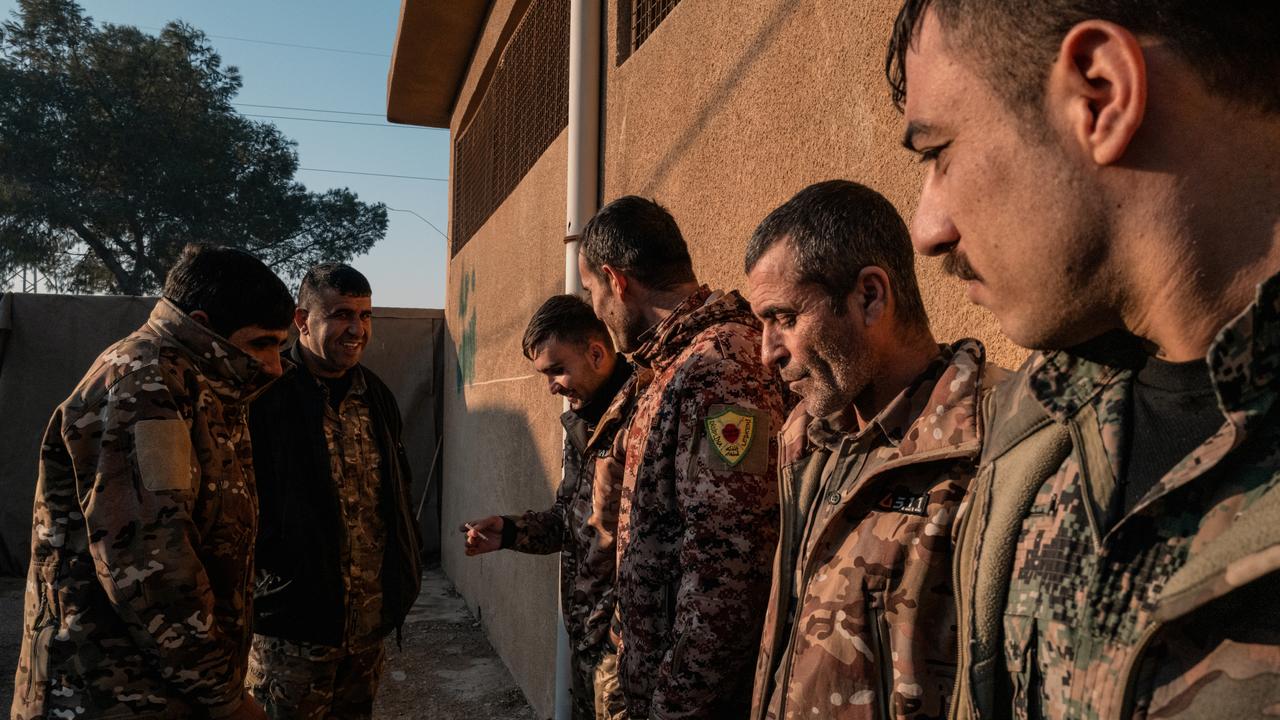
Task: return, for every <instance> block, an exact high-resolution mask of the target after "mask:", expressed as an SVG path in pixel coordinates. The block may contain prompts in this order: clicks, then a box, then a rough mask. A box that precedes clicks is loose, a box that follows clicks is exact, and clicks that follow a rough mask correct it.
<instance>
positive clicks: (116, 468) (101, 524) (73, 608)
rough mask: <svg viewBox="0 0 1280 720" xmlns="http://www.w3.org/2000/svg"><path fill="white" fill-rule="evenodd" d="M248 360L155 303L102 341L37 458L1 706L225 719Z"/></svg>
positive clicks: (236, 620) (253, 504) (243, 523)
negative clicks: (144, 317) (135, 322)
mask: <svg viewBox="0 0 1280 720" xmlns="http://www.w3.org/2000/svg"><path fill="white" fill-rule="evenodd" d="M268 382H269V378H268V377H267V376H266V375H265V374H264V373H262V372H261V371H260V369H259V366H258V364H257V363H256V362H255V361H254V360H253V359H252V358H250V357H249V356H248V355H246V354H245V353H243V352H241V351H240V350H239V349H237V348H236V347H234V346H233V345H231V344H230V343H229V342H228V341H226V340H225V339H223V338H221V337H219V336H216V335H214V334H213V333H211V332H210V331H208V330H207V329H205V328H204V327H203V326H201V325H199V324H198V323H196V322H195V321H193V320H192V319H191V318H190V317H188V316H187V315H185V314H184V313H182V312H181V311H180V310H178V309H177V308H176V307H175V306H173V305H172V304H170V303H169V302H168V301H166V300H161V301H160V302H158V303H157V304H156V307H155V309H154V310H153V311H152V313H151V317H150V319H149V320H148V321H147V323H146V324H145V325H143V326H142V327H141V328H139V329H138V331H137V332H135V333H133V334H132V335H130V336H129V337H127V338H125V339H124V340H121V341H120V342H118V343H116V344H115V345H113V346H111V347H110V348H108V349H107V350H106V351H105V352H104V353H102V355H101V356H99V357H98V359H97V361H95V362H94V364H93V366H92V367H91V368H90V369H89V371H88V373H87V374H86V375H85V376H84V379H83V380H81V381H80V384H79V386H78V387H77V388H76V389H75V391H74V392H73V393H72V394H71V397H69V398H68V399H67V400H66V401H65V402H64V403H63V404H62V405H60V406H59V407H58V408H57V410H55V411H54V414H53V418H52V419H51V420H50V421H49V427H48V430H47V431H46V433H45V438H44V441H43V445H42V447H41V451H40V453H41V455H40V475H39V479H38V480H37V484H36V493H35V511H34V518H33V529H32V541H31V566H30V571H29V574H28V579H27V595H26V606H25V614H24V620H23V638H22V652H21V656H20V658H19V660H18V673H17V679H16V687H15V689H14V702H13V717H14V718H17V719H18V720H30V719H32V718H78V717H84V718H122V717H149V718H199V717H221V716H225V715H228V714H230V713H231V712H233V711H234V710H235V709H236V708H237V707H238V706H239V703H240V698H241V694H242V692H243V686H244V675H245V666H246V657H247V653H248V651H249V641H250V617H251V614H250V603H251V598H252V587H251V582H252V576H253V573H252V570H253V543H254V534H255V530H256V524H257V517H258V513H257V501H256V495H255V487H254V477H253V466H252V454H251V450H250V446H249V438H248V430H247V427H246V423H245V409H246V403H247V401H248V400H249V399H251V397H252V396H253V395H254V394H256V393H257V392H259V391H261V390H262V389H263V388H264V387H265V386H266V384H267V383H268Z"/></svg>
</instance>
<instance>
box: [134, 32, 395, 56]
mask: <svg viewBox="0 0 1280 720" xmlns="http://www.w3.org/2000/svg"><path fill="white" fill-rule="evenodd" d="M138 27H140V28H142V29H143V30H163V29H164V28H159V27H156V26H154V25H139V26H138ZM205 36H206V37H211V38H217V39H219V40H235V41H236V42H247V43H256V44H258V45H276V46H278V47H288V48H299V49H301V50H319V51H321V52H334V53H343V54H346V55H366V56H369V57H379V58H389V57H391V54H390V53H376V52H369V51H368V50H346V49H344V48H332V47H323V46H321V45H300V44H298V43H287V42H279V41H276V40H256V39H253V38H246V37H236V36H235V35H214V34H213V33H205Z"/></svg>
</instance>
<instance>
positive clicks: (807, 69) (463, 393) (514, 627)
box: [442, 0, 1024, 716]
mask: <svg viewBox="0 0 1280 720" xmlns="http://www.w3.org/2000/svg"><path fill="white" fill-rule="evenodd" d="M624 1H625V0H624ZM617 2H618V0H604V6H605V17H604V23H603V24H604V27H605V28H606V29H607V37H606V47H605V51H604V56H605V88H604V89H605V99H604V103H605V113H606V117H605V125H604V127H605V131H604V148H603V150H604V155H605V158H604V162H603V168H604V175H603V184H604V192H603V195H604V199H605V200H608V199H611V198H614V197H618V196H620V195H625V194H630V193H635V194H641V195H645V196H649V197H654V198H656V199H657V200H658V201H660V202H662V203H663V204H665V205H666V206H667V207H668V208H670V209H671V211H672V212H673V214H674V215H675V217H676V219H677V220H678V221H679V223H680V225H681V227H682V228H683V230H684V233H685V236H686V238H687V239H688V240H689V244H690V249H691V251H692V255H693V260H694V265H695V268H696V269H697V271H698V274H699V275H700V277H701V279H702V280H703V281H704V282H707V283H709V284H711V285H712V286H714V287H721V288H733V287H739V288H740V287H741V286H742V284H743V278H742V273H741V266H742V254H743V250H744V248H745V246H746V242H747V239H748V237H749V235H750V233H751V231H752V229H754V227H755V225H756V224H757V223H758V222H759V221H760V220H761V219H762V218H763V217H764V215H765V214H766V213H768V211H769V210H771V209H772V208H773V207H775V206H776V205H778V204H779V203H781V202H783V201H784V200H786V199H787V198H788V197H790V196H791V195H792V194H794V193H795V192H796V191H798V190H799V189H801V188H802V187H804V186H805V185H807V184H809V183H811V182H815V181H818V180H824V179H829V178H835V177H844V178H850V179H854V180H858V181H860V182H863V183H866V184H868V185H871V186H872V187H875V188H876V189H878V190H880V191H881V192H883V193H884V194H885V195H887V196H888V197H889V198H890V199H891V200H892V201H893V202H894V203H896V204H897V205H898V207H899V209H900V210H902V212H903V214H904V216H906V217H908V218H909V217H910V215H911V212H912V211H913V209H914V201H915V193H916V191H917V189H918V185H919V182H920V180H921V174H920V171H919V168H918V167H917V166H916V165H915V164H914V162H913V158H912V157H910V156H909V155H908V154H907V153H906V152H905V151H904V150H903V149H902V148H901V146H900V144H899V142H900V137H901V132H902V128H901V124H900V119H899V117H898V114H897V112H896V111H895V110H894V108H893V106H892V104H891V103H890V101H889V95H888V90H887V86H886V84H885V81H884V79H883V73H882V66H883V54H884V48H885V44H886V42H887V38H888V35H889V29H890V26H891V24H892V20H893V15H894V13H895V12H896V9H897V6H898V2H897V0H752V2H748V3H738V2H729V1H728V0H682V2H681V3H680V4H679V5H678V6H677V7H676V8H675V9H674V10H673V11H672V12H671V14H670V15H669V16H668V17H667V18H666V19H665V20H664V21H663V23H662V24H661V25H660V26H659V27H658V28H657V30H656V31H655V32H654V33H653V34H652V35H651V36H650V37H649V39H648V40H647V41H646V42H645V43H644V44H643V45H642V46H641V47H640V48H639V49H638V50H637V51H636V52H635V53H634V54H632V55H631V57H630V58H629V59H628V60H626V62H624V63H623V64H622V65H620V66H618V65H616V64H615V58H616V57H617V27H616V26H617V16H616V10H617ZM512 6H513V0H497V1H496V2H495V3H494V5H493V7H492V9H491V11H490V15H489V18H488V20H487V22H486V27H485V30H484V32H483V35H482V37H481V39H480V41H479V44H478V46H477V50H476V52H475V54H474V56H473V57H472V60H471V67H470V68H469V69H468V72H467V77H466V80H465V81H464V83H463V85H462V89H461V92H460V95H459V97H458V101H457V104H456V106H455V108H454V116H453V126H452V128H451V130H452V131H453V133H454V137H455V138H456V137H457V133H458V130H459V129H460V128H459V121H460V119H461V117H462V114H463V113H464V112H465V111H466V109H467V107H468V104H469V103H470V102H471V99H472V95H473V94H474V92H475V90H476V84H477V79H478V76H479V75H480V73H481V71H482V70H483V68H484V66H485V63H486V62H487V61H488V59H489V57H490V56H491V55H492V53H493V52H495V48H496V41H497V38H498V36H499V34H500V32H501V30H502V27H503V25H504V24H505V23H506V21H507V18H508V16H509V15H510V13H511V9H512ZM565 142H566V134H562V135H561V136H560V138H559V140H557V141H556V142H555V143H554V144H553V145H552V146H551V147H550V149H549V150H548V151H547V152H546V154H545V155H543V157H542V158H541V159H540V160H539V161H538V163H537V164H536V165H535V167H534V168H533V170H532V171H531V172H530V173H529V174H528V175H527V176H526V177H525V179H524V180H523V182H522V183H521V185H520V186H519V187H518V188H517V189H516V191H515V192H514V193H513V194H512V195H511V196H510V197H509V198H508V199H507V201H506V202H505V203H504V204H503V206H502V207H501V208H499V210H498V211H497V212H496V213H495V214H494V215H493V217H491V218H490V219H489V221H488V222H487V223H486V224H485V226H484V227H483V228H482V229H481V230H480V232H479V233H477V234H476V235H475V236H474V237H473V238H472V239H471V240H470V242H469V243H468V244H467V246H466V247H465V248H464V249H463V250H462V252H460V253H459V254H458V255H457V256H456V257H454V258H453V259H452V261H451V262H450V266H449V296H448V299H447V308H446V317H447V320H448V324H449V328H450V331H449V332H450V336H451V340H452V345H451V347H450V348H449V350H450V354H449V357H448V359H447V366H446V368H445V373H446V375H445V377H446V385H450V384H452V385H451V387H448V388H446V392H445V404H444V408H445V438H446V440H445V466H444V467H445V474H444V477H445V483H446V484H445V488H444V493H445V496H444V501H443V512H444V520H443V524H444V527H445V530H446V534H447V533H450V532H453V529H454V527H456V525H457V524H458V523H460V522H462V521H464V520H466V519H469V518H473V517H480V516H483V515H487V514H491V513H497V512H503V513H507V512H518V511H521V510H524V509H526V508H540V507H546V506H549V505H550V503H551V500H552V497H553V494H554V490H555V487H556V485H557V483H558V482H559V463H560V460H559V446H560V442H561V435H560V426H559V424H558V422H557V420H556V418H557V416H558V414H559V410H560V405H559V403H558V402H556V401H555V400H553V399H551V398H550V397H548V396H547V394H546V392H545V388H544V385H543V383H542V381H541V380H540V379H538V378H535V377H532V376H531V374H530V373H531V371H530V369H529V366H528V363H527V361H525V359H524V358H523V357H522V355H521V353H520V342H519V340H520V336H521V334H522V332H523V329H524V325H525V323H526V322H527V320H528V317H529V314H530V313H532V312H533V310H534V309H535V308H536V307H537V305H538V304H539V303H540V302H541V301H542V300H543V299H544V298H545V297H546V296H548V295H550V294H553V293H556V292H560V289H561V288H562V286H563V252H564V250H563V245H562V242H561V241H562V237H563V233H564V231H563V221H564V190H565V179H564V178H565V160H566V148H565ZM918 269H919V272H920V276H921V286H922V290H923V292H924V295H925V301H926V305H927V308H928V311H929V314H930V316H931V318H932V319H933V324H934V329H935V332H936V333H937V336H938V338H939V340H940V341H950V340H953V339H956V338H958V337H961V336H964V335H976V336H978V337H980V338H982V339H983V340H985V341H987V342H988V347H989V348H990V349H991V351H992V355H993V356H994V357H995V358H996V359H997V360H999V361H1001V362H1002V363H1003V364H1006V365H1009V366H1014V365H1016V364H1017V363H1018V362H1019V361H1020V360H1021V358H1022V357H1023V356H1024V353H1023V352H1022V351H1020V350H1018V349H1017V348H1016V347H1014V346H1013V345H1011V344H1010V343H1009V342H1008V341H1006V340H1005V339H1004V338H1003V337H1001V336H1000V335H999V333H998V331H997V329H996V326H995V324H994V321H993V320H992V319H991V318H990V316H988V315H987V314H985V313H984V312H983V311H980V310H977V309H975V308H974V307H972V306H971V305H970V304H969V303H968V302H967V301H966V300H965V298H964V296H963V292H962V289H961V287H960V286H959V283H957V282H956V281H954V280H952V279H949V278H946V277H944V276H943V275H942V273H941V272H940V269H939V267H938V264H937V262H936V261H932V260H921V261H920V262H919V263H918ZM442 557H443V563H444V567H445V570H446V572H447V573H448V574H449V575H450V577H451V578H453V579H454V581H455V582H456V583H457V587H458V589H459V591H460V592H461V593H462V594H463V595H464V596H465V597H466V598H467V601H468V603H469V604H470V606H471V607H472V609H473V610H474V611H476V612H477V613H478V614H479V616H480V617H481V620H482V622H483V623H484V625H485V627H486V630H487V631H488V633H489V637H490V638H491V640H492V641H493V644H494V646H495V647H496V648H497V650H498V652H499V653H500V654H501V655H502V657H503V659H504V660H505V661H506V662H507V664H508V665H509V666H510V668H511V671H512V674H513V675H514V676H515V678H516V680H517V682H518V683H519V684H520V685H521V687H522V688H523V689H524V691H525V693H526V695H527V696H528V697H529V699H530V701H531V703H532V704H533V705H534V706H535V707H536V708H537V709H538V711H539V713H541V714H543V715H546V716H549V715H550V713H551V707H552V678H553V663H554V649H555V642H554V641H555V634H554V631H555V626H554V622H555V617H556V589H555V578H556V563H555V559H554V558H530V557H527V556H518V555H514V554H511V553H496V554H493V555H490V556H486V557H483V558H466V557H465V556H463V555H462V552H461V539H460V537H455V538H450V537H448V536H446V538H445V543H444V551H443V556H442Z"/></svg>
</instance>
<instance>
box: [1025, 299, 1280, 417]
mask: <svg viewBox="0 0 1280 720" xmlns="http://www.w3.org/2000/svg"><path fill="white" fill-rule="evenodd" d="M1142 353H1143V350H1142V348H1141V347H1140V346H1139V345H1138V341H1137V339H1136V338H1133V337H1132V336H1130V335H1127V334H1125V333H1122V332H1111V333H1107V334H1104V335H1102V336H1099V337H1098V338H1095V339H1094V340H1091V341H1089V342H1087V343H1085V344H1083V345H1081V346H1079V347H1075V348H1072V349H1070V350H1060V351H1056V352H1050V353H1045V354H1044V355H1042V356H1037V357H1033V358H1032V359H1031V360H1030V361H1029V363H1031V364H1030V365H1029V367H1028V369H1027V372H1026V375H1027V383H1028V388H1029V390H1030V391H1031V393H1032V395H1034V397H1035V398H1036V400H1037V401H1038V402H1039V403H1040V404H1041V405H1042V406H1043V407H1044V409H1045V411H1046V412H1047V413H1048V414H1049V416H1050V417H1052V418H1053V419H1055V420H1057V421H1059V422H1063V421H1065V420H1066V419H1067V418H1069V417H1071V416H1073V415H1075V414H1076V412H1078V411H1079V410H1080V409H1081V408H1082V407H1084V406H1085V405H1086V404H1088V403H1089V402H1090V401H1091V400H1092V399H1093V398H1094V397H1095V396H1096V395H1097V394H1098V393H1099V392H1101V391H1102V389H1103V388H1105V387H1106V386H1108V385H1110V384H1111V383H1112V382H1114V381H1116V380H1117V379H1122V376H1125V375H1131V374H1132V373H1133V372H1134V371H1135V370H1136V369H1137V368H1139V367H1141V364H1142V362H1143V361H1144V360H1145V357H1144V356H1143V354H1142ZM1206 359H1207V361H1208V365H1209V374H1210V377H1211V379H1212V381H1213V386H1214V390H1215V391H1216V392H1217V395H1218V403H1219V408H1220V409H1221V411H1222V413H1223V416H1224V417H1225V418H1226V419H1227V420H1229V421H1230V422H1231V423H1232V424H1233V425H1235V426H1236V427H1237V428H1238V429H1239V430H1242V431H1247V430H1249V429H1250V427H1251V425H1252V424H1253V423H1254V422H1256V421H1258V420H1260V419H1262V418H1265V417H1266V416H1267V414H1268V413H1269V412H1270V410H1271V406H1272V404H1274V402H1275V398H1276V381H1277V372H1278V370H1280V274H1277V275H1273V276H1271V277H1270V278H1268V279H1267V280H1266V281H1265V282H1263V283H1261V284H1260V285H1258V288H1257V292H1256V295H1255V299H1254V301H1253V302H1252V303H1251V304H1250V305H1249V306H1248V307H1247V308H1245V309H1244V310H1243V311H1242V312H1241V313H1240V314H1239V315H1237V316H1236V317H1235V318H1233V319H1232V320H1231V321H1230V322H1228V323H1227V324H1226V325H1224V326H1223V327H1222V329H1221V330H1219V331H1218V334H1217V336H1216V337H1215V338H1214V341H1213V343H1212V344H1211V345H1210V346H1209V352H1208V355H1207V358H1206Z"/></svg>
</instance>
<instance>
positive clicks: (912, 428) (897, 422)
mask: <svg viewBox="0 0 1280 720" xmlns="http://www.w3.org/2000/svg"><path fill="white" fill-rule="evenodd" d="M939 351H940V352H939V354H938V357H936V358H934V360H933V361H932V362H930V363H929V366H928V367H927V368H926V369H925V370H924V372H922V373H920V375H918V376H917V377H916V378H915V379H914V380H912V381H911V383H910V384H909V385H908V386H907V387H905V388H903V390H902V392H900V393H898V395H897V396H896V397H895V398H894V399H893V400H892V401H890V402H889V404H888V405H886V406H885V408H884V409H883V410H881V411H880V412H879V413H878V414H877V415H876V416H875V417H874V418H873V419H872V420H871V422H869V423H867V426H866V427H865V428H863V430H862V431H861V432H858V431H857V430H856V426H852V425H849V424H848V422H847V418H844V421H843V422H842V420H841V417H836V418H834V419H826V418H819V419H814V418H809V417H808V416H807V415H804V416H800V417H797V416H796V415H794V414H793V416H792V419H791V420H790V421H788V423H787V425H786V426H785V427H784V428H783V438H782V448H783V453H784V457H783V458H782V459H781V463H782V464H783V465H787V464H790V463H791V462H795V461H796V460H798V459H800V457H803V456H804V455H807V454H808V453H810V452H812V451H813V450H815V449H817V448H818V447H822V446H828V447H829V446H832V445H833V444H837V443H839V442H840V440H841V439H842V438H843V437H845V436H847V435H849V434H854V433H856V434H858V435H862V434H865V433H868V432H876V433H879V434H881V435H883V437H884V438H885V439H886V440H887V441H888V447H886V448H884V449H883V450H882V451H881V452H886V453H889V454H890V455H892V457H888V458H886V459H887V460H888V462H890V463H893V464H895V465H897V464H900V463H908V462H921V461H926V460H933V459H937V458H940V457H963V456H969V455H977V453H978V451H979V450H980V449H981V447H982V432H983V428H982V423H980V422H979V421H978V416H979V403H980V399H979V393H980V392H981V390H982V388H983V387H987V386H990V385H991V381H992V378H985V379H984V378H983V375H984V373H990V369H988V368H986V367H985V362H986V349H985V348H984V347H983V345H982V343H981V342H979V341H977V340H974V339H971V338H966V339H964V340H960V341H957V342H955V343H953V344H952V345H950V346H946V345H940V346H939ZM797 412H800V411H797ZM842 415H843V414H842ZM800 428H803V429H804V435H805V440H806V441H807V442H805V444H804V448H805V449H804V450H803V451H802V453H800V454H796V455H793V456H792V457H786V455H791V454H792V453H794V452H795V450H796V449H797V445H798V443H797V442H796V440H798V439H799V438H798V437H797V436H798V431H799V430H800Z"/></svg>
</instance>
